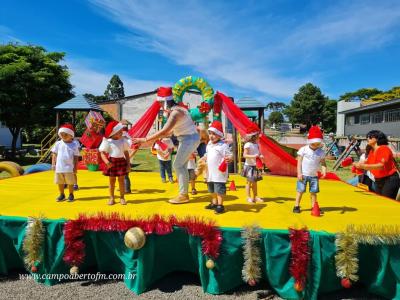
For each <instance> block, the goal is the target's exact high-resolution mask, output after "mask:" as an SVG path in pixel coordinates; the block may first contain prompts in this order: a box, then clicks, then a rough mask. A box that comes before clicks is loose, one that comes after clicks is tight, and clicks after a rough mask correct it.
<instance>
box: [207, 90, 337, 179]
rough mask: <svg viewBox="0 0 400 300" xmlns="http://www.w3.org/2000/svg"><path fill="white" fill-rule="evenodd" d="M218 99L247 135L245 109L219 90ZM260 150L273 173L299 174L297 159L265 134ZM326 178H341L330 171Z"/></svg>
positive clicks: (247, 121) (233, 120) (247, 119)
mask: <svg viewBox="0 0 400 300" xmlns="http://www.w3.org/2000/svg"><path fill="white" fill-rule="evenodd" d="M215 98H216V100H217V101H220V102H222V110H223V112H224V113H225V115H226V116H227V118H228V119H229V120H230V121H231V122H232V124H233V126H235V128H236V129H237V130H238V131H239V133H240V134H241V135H242V136H245V135H246V128H247V126H249V125H250V124H251V121H250V120H249V118H248V117H247V116H246V115H245V114H244V113H243V111H242V110H241V109H240V108H239V107H238V106H237V105H236V104H235V103H233V102H232V100H231V99H230V98H229V97H227V96H225V95H224V94H222V93H221V92H217V93H216V94H215ZM259 144H260V151H261V153H262V155H264V164H265V165H266V166H267V167H268V169H270V171H271V174H275V175H284V176H297V160H296V159H295V158H294V157H293V156H291V155H290V154H289V153H287V152H286V151H284V150H282V149H281V148H280V147H279V146H278V145H276V144H275V143H274V142H272V140H271V138H269V137H267V136H266V135H264V134H261V137H260V143H259ZM324 179H332V180H340V178H339V177H338V176H337V175H336V174H335V173H330V172H328V173H327V174H326V177H325V178H324Z"/></svg>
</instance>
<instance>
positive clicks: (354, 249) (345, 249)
mask: <svg viewBox="0 0 400 300" xmlns="http://www.w3.org/2000/svg"><path fill="white" fill-rule="evenodd" d="M335 243H336V249H337V250H336V251H337V252H336V255H335V260H336V275H337V276H338V277H340V278H348V279H350V280H351V281H353V282H356V281H357V280H358V275H357V272H358V258H357V254H358V243H357V242H356V240H355V239H354V236H353V235H352V234H348V233H338V234H337V235H336V241H335Z"/></svg>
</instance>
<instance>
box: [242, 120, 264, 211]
mask: <svg viewBox="0 0 400 300" xmlns="http://www.w3.org/2000/svg"><path fill="white" fill-rule="evenodd" d="M259 138H260V129H259V128H258V126H257V125H256V124H254V123H252V124H251V125H250V126H249V127H248V128H247V129H246V139H247V140H248V142H247V143H246V144H244V147H243V148H244V151H243V157H244V158H245V159H246V161H245V163H244V167H243V171H242V176H243V177H245V178H246V179H247V183H246V194H247V202H250V203H256V202H264V200H263V199H261V198H260V197H258V190H257V181H260V180H262V176H261V170H259V169H258V168H257V163H256V160H257V158H259V159H261V160H262V159H263V158H264V156H262V155H261V153H260V148H259V146H258V140H259ZM251 191H252V192H253V197H251Z"/></svg>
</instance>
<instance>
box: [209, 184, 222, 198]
mask: <svg viewBox="0 0 400 300" xmlns="http://www.w3.org/2000/svg"><path fill="white" fill-rule="evenodd" d="M207 185H208V192H209V193H211V194H214V193H216V194H218V195H225V194H226V183H225V182H208V183H207Z"/></svg>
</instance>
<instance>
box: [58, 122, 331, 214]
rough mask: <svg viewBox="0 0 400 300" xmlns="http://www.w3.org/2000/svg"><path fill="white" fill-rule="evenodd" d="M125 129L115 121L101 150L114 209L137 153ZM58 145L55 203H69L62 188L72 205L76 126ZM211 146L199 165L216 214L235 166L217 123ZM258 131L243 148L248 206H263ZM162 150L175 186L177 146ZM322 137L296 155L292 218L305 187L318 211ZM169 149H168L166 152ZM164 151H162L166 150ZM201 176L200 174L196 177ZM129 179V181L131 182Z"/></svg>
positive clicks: (62, 132)
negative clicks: (173, 160)
mask: <svg viewBox="0 0 400 300" xmlns="http://www.w3.org/2000/svg"><path fill="white" fill-rule="evenodd" d="M124 129H125V126H124V125H123V124H121V123H119V122H117V121H111V122H110V123H109V124H108V125H107V127H106V129H105V138H103V141H102V143H101V145H100V147H99V151H100V155H101V159H102V160H103V162H104V164H105V165H106V168H105V170H104V171H103V174H104V175H105V176H108V177H109V194H110V199H109V202H108V204H109V205H113V204H114V203H115V199H114V190H115V183H116V180H117V179H118V183H119V189H120V203H121V204H122V205H125V204H126V200H125V197H124V195H125V185H124V178H125V177H126V176H127V175H128V174H129V172H130V159H131V158H132V156H133V155H134V153H135V152H136V150H132V149H131V145H132V142H131V140H130V137H129V135H128V134H124ZM58 135H59V137H60V141H58V142H56V144H55V145H54V147H53V149H52V152H53V159H52V165H53V168H54V169H55V183H56V184H57V185H58V188H59V192H60V195H59V196H58V197H57V201H63V200H65V199H66V197H65V193H64V188H65V185H66V186H68V190H69V196H68V201H73V200H74V194H73V191H74V185H76V184H77V179H76V170H77V164H78V158H79V144H78V143H77V142H75V141H74V130H73V127H72V125H70V124H65V125H63V126H61V127H60V129H59V131H58ZM208 135H209V142H208V144H207V147H206V153H205V155H204V156H203V157H202V158H201V159H200V160H199V162H198V163H199V165H202V166H205V167H206V170H207V172H206V174H207V175H206V181H207V185H208V191H209V193H210V194H211V201H210V204H208V205H207V206H206V207H205V208H206V209H211V210H214V211H215V213H216V214H221V213H223V212H224V211H225V208H224V205H223V198H224V196H225V195H226V183H227V181H228V170H227V167H226V166H227V164H228V163H229V162H231V161H232V153H231V151H230V148H229V146H228V144H227V143H226V142H225V141H224V132H223V128H222V123H221V122H219V121H214V122H212V123H211V125H210V126H209V128H208ZM259 136H260V129H259V128H258V127H257V126H256V125H255V124H251V126H249V127H248V128H247V130H246V139H247V142H246V143H245V145H244V152H243V157H244V158H245V163H244V167H243V171H242V174H241V175H242V176H243V177H245V178H246V180H247V183H246V196H247V201H248V202H250V203H257V202H263V199H262V198H260V197H259V196H258V188H257V182H258V181H260V180H262V175H261V170H260V168H259V166H258V165H257V161H258V160H261V161H262V160H263V159H264V157H263V156H262V154H261V152H260V148H259ZM162 142H163V143H164V145H163V146H164V147H161V146H160V145H159V144H156V145H155V147H154V148H155V149H156V150H157V158H158V160H159V163H160V174H161V179H162V182H164V183H165V182H167V178H166V174H165V172H166V173H167V176H168V180H169V181H170V182H171V183H173V182H174V180H173V176H172V166H171V155H172V151H173V148H174V145H173V143H172V141H171V139H170V138H164V139H163V140H162ZM321 143H322V133H321V131H320V129H319V128H318V127H317V126H314V127H312V128H311V129H310V132H309V137H308V145H306V146H304V147H302V148H301V149H300V150H299V151H298V165H297V174H298V175H297V178H298V181H297V196H296V202H295V207H294V208H293V212H294V213H299V212H300V200H301V197H302V194H303V193H304V192H305V190H306V185H307V183H308V184H309V185H310V193H311V200H312V205H313V206H314V205H315V203H316V201H317V199H316V194H317V193H318V192H319V184H318V176H317V172H318V170H319V167H320V165H322V175H323V176H324V175H325V174H326V164H325V154H324V151H323V150H322V149H321ZM165 145H166V147H165ZM162 148H164V149H162ZM195 159H196V153H193V154H192V155H191V157H190V159H189V161H188V173H189V179H190V184H191V188H192V194H193V195H195V194H197V191H196V188H195V180H196V177H197V176H198V175H199V173H201V172H200V171H199V170H196V160H195ZM196 171H197V172H196ZM128 179H129V177H128Z"/></svg>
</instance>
